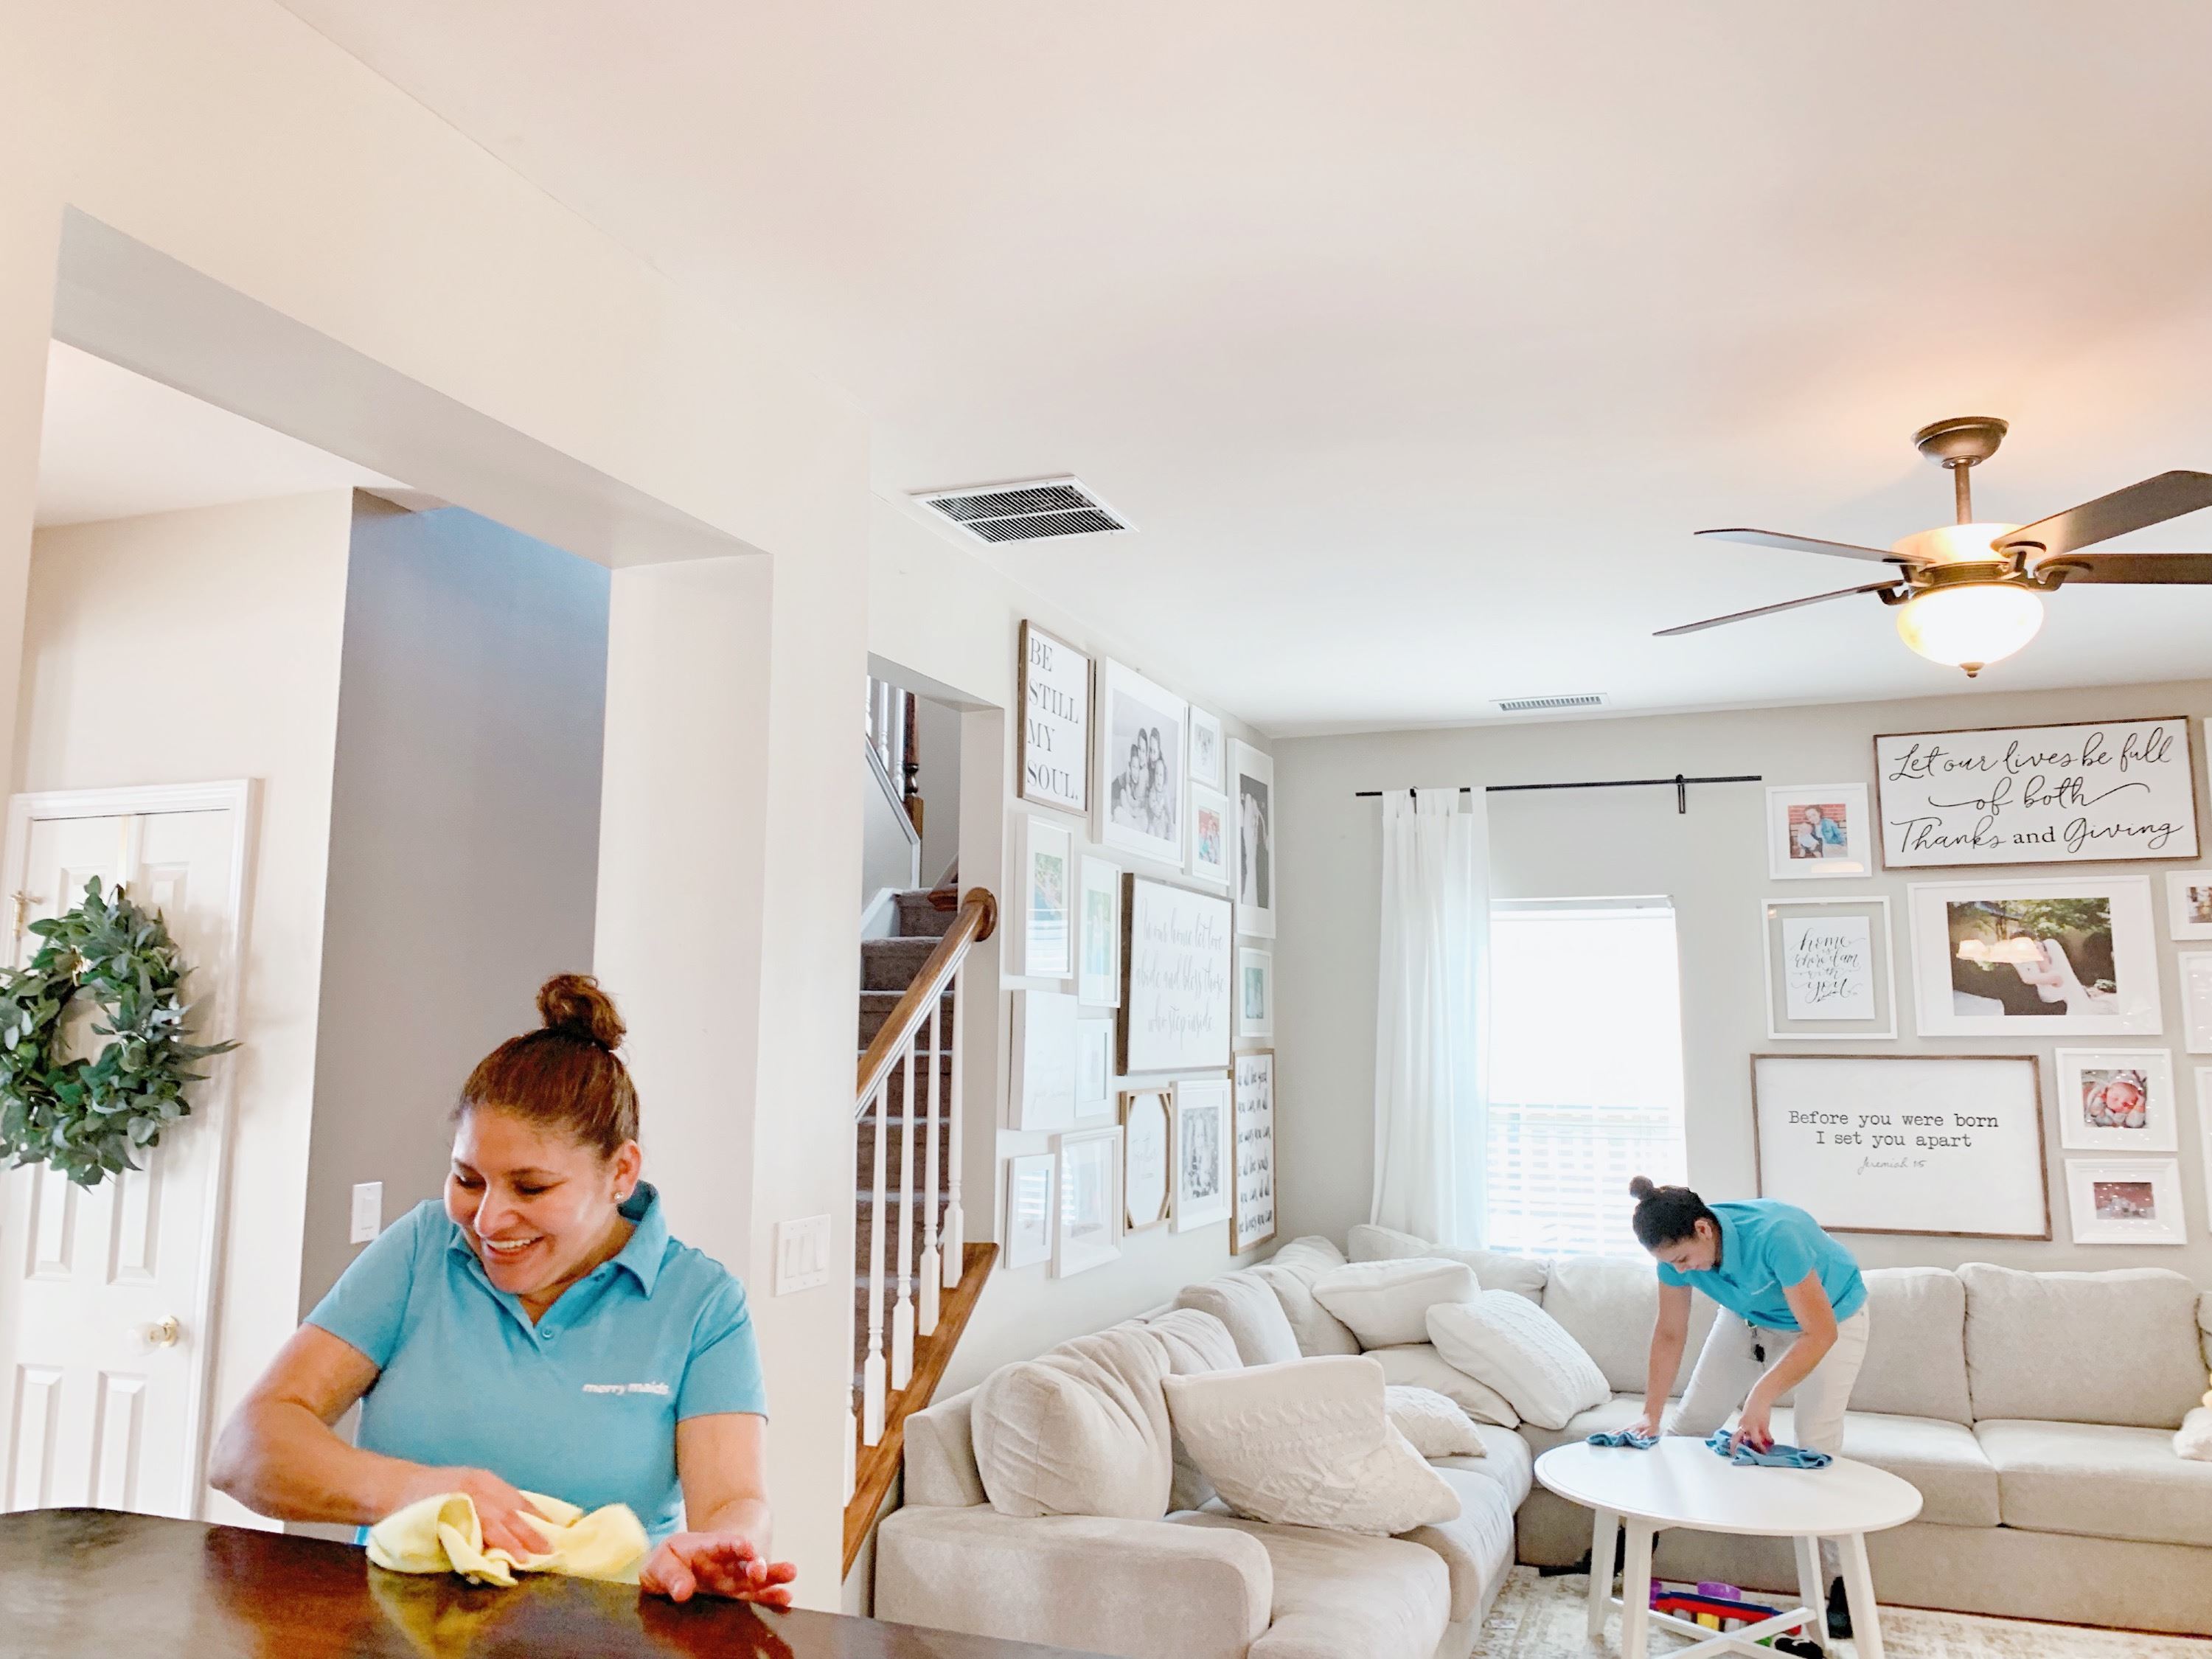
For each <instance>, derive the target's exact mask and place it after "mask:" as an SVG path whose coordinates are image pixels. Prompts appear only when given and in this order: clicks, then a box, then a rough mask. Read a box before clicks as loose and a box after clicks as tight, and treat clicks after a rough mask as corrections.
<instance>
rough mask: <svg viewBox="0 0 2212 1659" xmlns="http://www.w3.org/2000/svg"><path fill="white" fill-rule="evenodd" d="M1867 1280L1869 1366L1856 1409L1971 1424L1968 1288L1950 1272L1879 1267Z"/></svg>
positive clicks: (1854, 1396) (1857, 1389)
mask: <svg viewBox="0 0 2212 1659" xmlns="http://www.w3.org/2000/svg"><path fill="white" fill-rule="evenodd" d="M1865 1279H1866V1287H1867V1351H1866V1360H1865V1363H1864V1364H1862V1365H1861V1366H1860V1368H1859V1376H1858V1381H1857V1383H1853V1384H1852V1385H1851V1409H1852V1410H1854V1411H1866V1412H1881V1413H1886V1414H1887V1415H1891V1416H1899V1417H1940V1418H1943V1419H1948V1421H1950V1422H1953V1423H1971V1422H1972V1421H1973V1420H1974V1409H1973V1405H1972V1401H1971V1400H1970V1399H1969V1398H1968V1397H1967V1394H1966V1281H1965V1280H1963V1279H1960V1277H1959V1275H1958V1274H1956V1273H1953V1272H1951V1271H1950V1270H1949V1269H1948V1268H1947V1267H1875V1268H1871V1269H1869V1271H1868V1272H1867V1273H1866V1274H1865Z"/></svg>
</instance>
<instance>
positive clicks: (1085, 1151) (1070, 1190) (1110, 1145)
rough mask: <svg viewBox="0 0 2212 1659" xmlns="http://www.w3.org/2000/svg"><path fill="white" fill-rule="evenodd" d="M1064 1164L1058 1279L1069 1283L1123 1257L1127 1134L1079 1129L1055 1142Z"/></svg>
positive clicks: (1056, 1238) (1055, 1263)
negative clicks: (1124, 1141) (1124, 1142)
mask: <svg viewBox="0 0 2212 1659" xmlns="http://www.w3.org/2000/svg"><path fill="white" fill-rule="evenodd" d="M1052 1150H1053V1156H1054V1157H1055V1158H1058V1159H1059V1160H1060V1171H1059V1179H1060V1203H1059V1205H1058V1206H1057V1207H1058V1212H1059V1217H1060V1225H1059V1226H1058V1227H1057V1228H1055V1229H1054V1233H1053V1241H1052V1276H1053V1277H1054V1279H1067V1278H1071V1277H1073V1275H1075V1274H1077V1273H1088V1272H1090V1271H1091V1268H1093V1267H1103V1266H1105V1265H1106V1263H1108V1262H1109V1261H1113V1260H1114V1259H1115V1257H1116V1256H1118V1255H1121V1130H1120V1129H1119V1128H1117V1127H1113V1126H1110V1125H1109V1127H1106V1128H1103V1129H1077V1130H1074V1131H1073V1132H1071V1133H1067V1134H1061V1135H1054V1137H1053V1138H1052Z"/></svg>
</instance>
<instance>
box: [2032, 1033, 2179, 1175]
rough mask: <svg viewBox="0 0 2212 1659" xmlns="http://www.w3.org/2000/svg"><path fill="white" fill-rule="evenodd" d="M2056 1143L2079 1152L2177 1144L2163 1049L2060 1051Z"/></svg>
mask: <svg viewBox="0 0 2212 1659" xmlns="http://www.w3.org/2000/svg"><path fill="white" fill-rule="evenodd" d="M2051 1058H2052V1059H2053V1060H2056V1061H2057V1066H2058V1144H2059V1145H2060V1146H2063V1147H2065V1148H2066V1149H2067V1150H2068V1151H2069V1152H2172V1151H2173V1150H2174V1149H2175V1148H2176V1147H2177V1146H2179V1139H2178V1138H2177V1136H2178V1131H2177V1129H2176V1127H2175V1126H2176V1125H2177V1123H2178V1122H2179V1118H2180V1114H2179V1112H2178V1111H2177V1110H2176V1109H2175V1103H2174V1095H2173V1056H2172V1054H2170V1053H2168V1052H2167V1051H2166V1049H2164V1048H2061V1049H2059V1050H2058V1051H2057V1054H2054V1055H2052V1057H2051Z"/></svg>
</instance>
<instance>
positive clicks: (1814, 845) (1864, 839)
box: [1766, 783, 1874, 881]
mask: <svg viewBox="0 0 2212 1659" xmlns="http://www.w3.org/2000/svg"><path fill="white" fill-rule="evenodd" d="M1766 873H1767V875H1768V876H1769V877H1771V878H1772V879H1774V880H1776V881H1817V880H1820V879H1822V878H1833V877H1838V876H1867V875H1872V874H1873V873H1874V824H1873V822H1872V820H1871V818H1870V817H1869V814H1868V811H1867V788H1866V785H1864V784H1863V783H1796V784H1785V785H1783V786H1780V787H1776V788H1771V789H1769V790H1768V791H1767V792H1766Z"/></svg>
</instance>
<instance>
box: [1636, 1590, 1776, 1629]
mask: <svg viewBox="0 0 2212 1659" xmlns="http://www.w3.org/2000/svg"><path fill="white" fill-rule="evenodd" d="M1651 1610H1652V1611H1653V1612H1654V1613H1671V1614H1672V1615H1673V1616H1674V1617H1675V1618H1677V1619H1687V1620H1691V1621H1692V1622H1693V1623H1695V1624H1699V1625H1701V1626H1704V1627H1705V1629H1707V1630H1714V1631H1730V1630H1734V1629H1735V1627H1736V1626H1739V1625H1755V1624H1757V1623H1759V1620H1762V1619H1773V1618H1777V1617H1778V1616H1780V1614H1781V1612H1782V1609H1781V1608H1779V1607H1762V1606H1760V1605H1759V1603H1758V1602H1756V1601H1745V1600H1744V1599H1743V1592H1742V1591H1741V1590H1739V1589H1736V1587H1735V1585H1733V1584H1719V1583H1711V1582H1707V1583H1701V1584H1699V1585H1698V1586H1697V1587H1696V1589H1690V1588H1689V1587H1688V1586H1686V1585H1675V1584H1662V1583H1656V1582H1655V1583H1653V1584H1652V1586H1651Z"/></svg>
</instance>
